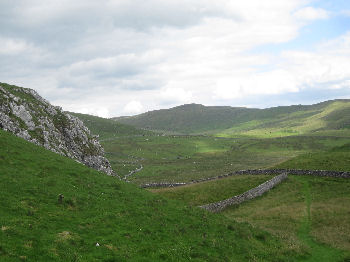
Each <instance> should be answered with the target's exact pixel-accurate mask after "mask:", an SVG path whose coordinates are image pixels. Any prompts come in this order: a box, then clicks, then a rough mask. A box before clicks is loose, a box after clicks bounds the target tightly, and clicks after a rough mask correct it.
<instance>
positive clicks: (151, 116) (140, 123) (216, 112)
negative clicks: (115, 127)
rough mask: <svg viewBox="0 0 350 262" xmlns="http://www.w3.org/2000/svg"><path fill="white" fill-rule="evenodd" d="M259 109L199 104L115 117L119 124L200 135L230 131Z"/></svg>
mask: <svg viewBox="0 0 350 262" xmlns="http://www.w3.org/2000/svg"><path fill="white" fill-rule="evenodd" d="M256 110H257V109H247V108H234V107H228V106H227V107H217V106H212V107H206V106H203V105H198V104H189V105H183V106H177V107H174V108H171V109H161V110H155V111H151V112H147V113H143V114H140V115H137V116H132V117H122V118H115V120H117V121H118V122H121V123H125V124H130V125H133V126H136V127H142V128H148V129H152V130H165V131H172V132H178V133H199V132H206V131H208V130H217V129H218V130H221V129H226V128H229V127H231V126H233V125H234V124H238V123H241V122H243V121H245V119H246V118H249V116H248V113H249V112H253V111H256Z"/></svg>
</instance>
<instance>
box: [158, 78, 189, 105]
mask: <svg viewBox="0 0 350 262" xmlns="http://www.w3.org/2000/svg"><path fill="white" fill-rule="evenodd" d="M176 86H183V84H181V83H179V82H173V83H169V84H168V87H166V88H164V89H163V90H161V92H160V96H159V98H160V99H161V100H163V102H165V103H168V104H179V103H189V102H190V101H191V99H192V92H191V91H185V90H184V89H183V88H179V87H176Z"/></svg>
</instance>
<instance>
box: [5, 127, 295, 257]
mask: <svg viewBox="0 0 350 262" xmlns="http://www.w3.org/2000/svg"><path fill="white" fill-rule="evenodd" d="M0 177H1V179H0V188H1V192H0V206H1V209H0V210H1V216H0V226H1V230H0V260H1V261H19V260H24V261H189V260H192V261H209V260H210V261H281V260H282V261H293V260H294V258H295V257H296V255H297V253H294V252H293V250H289V249H288V248H287V247H286V246H284V245H283V244H281V243H280V242H279V241H278V240H276V239H275V238H273V237H271V236H270V235H269V234H267V233H264V232H262V231H260V230H257V229H252V228H251V227H250V226H248V225H244V224H238V223H236V222H233V221H230V220H228V219H226V218H223V217H220V216H215V215H212V214H209V213H207V212H205V211H204V210H200V209H197V208H194V209H193V208H187V207H183V206H182V204H180V203H178V202H176V201H170V200H165V199H164V198H162V197H158V196H155V195H153V194H151V193H149V192H147V191H145V190H141V189H138V188H137V187H135V186H134V185H131V184H128V183H123V182H120V181H117V180H116V179H115V178H114V177H108V176H106V175H104V174H102V173H99V172H97V171H95V170H92V169H89V168H87V167H85V166H83V165H81V164H78V163H76V162H75V161H73V160H71V159H68V158H65V157H62V156H60V155H57V154H54V153H52V152H49V151H47V150H45V149H43V148H41V147H37V146H35V145H34V144H31V143H28V142H26V141H24V140H22V139H20V138H17V137H15V136H13V135H11V134H9V133H7V132H3V131H1V130H0ZM59 194H63V195H64V199H63V202H62V203H60V202H59V201H58V195H59ZM96 243H99V245H100V246H96Z"/></svg>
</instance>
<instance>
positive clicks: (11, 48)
mask: <svg viewBox="0 0 350 262" xmlns="http://www.w3.org/2000/svg"><path fill="white" fill-rule="evenodd" d="M29 48H30V46H29V45H28V44H27V43H26V42H25V41H24V40H21V39H12V38H4V37H0V55H18V54H20V53H22V52H24V51H26V50H28V49H29Z"/></svg>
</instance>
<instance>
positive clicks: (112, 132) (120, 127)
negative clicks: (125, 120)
mask: <svg viewBox="0 0 350 262" xmlns="http://www.w3.org/2000/svg"><path fill="white" fill-rule="evenodd" d="M69 114H71V115H73V116H76V117H78V118H79V119H80V120H81V121H83V122H84V125H85V126H87V127H88V128H89V129H90V131H91V133H93V134H94V135H99V136H100V139H102V140H103V139H108V138H115V137H123V136H140V135H145V134H147V135H150V134H151V132H150V131H147V130H141V129H137V128H135V127H133V126H130V125H125V124H121V123H118V122H116V121H113V120H110V119H106V118H102V117H98V116H92V115H87V114H80V113H72V112H69Z"/></svg>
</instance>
